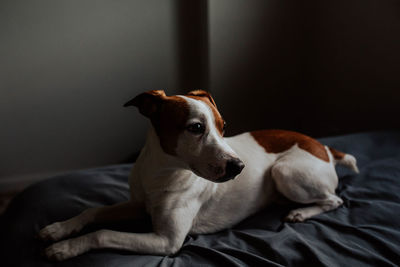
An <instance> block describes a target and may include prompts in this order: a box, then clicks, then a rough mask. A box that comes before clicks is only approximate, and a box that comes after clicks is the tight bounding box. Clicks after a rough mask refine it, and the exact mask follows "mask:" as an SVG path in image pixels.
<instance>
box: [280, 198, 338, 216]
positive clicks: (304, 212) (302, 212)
mask: <svg viewBox="0 0 400 267" xmlns="http://www.w3.org/2000/svg"><path fill="white" fill-rule="evenodd" d="M342 203H343V200H342V199H341V198H340V197H338V196H336V195H331V194H329V195H327V198H326V199H324V200H321V201H317V202H316V205H315V206H311V207H305V208H299V209H295V210H292V211H290V212H289V214H288V215H287V216H286V218H285V221H287V222H302V221H304V220H306V219H308V218H310V217H312V216H315V215H318V214H320V213H323V212H326V211H330V210H333V209H336V208H337V207H339V206H340V205H342Z"/></svg>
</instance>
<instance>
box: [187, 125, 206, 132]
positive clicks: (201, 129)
mask: <svg viewBox="0 0 400 267" xmlns="http://www.w3.org/2000/svg"><path fill="white" fill-rule="evenodd" d="M187 130H188V131H189V132H191V133H194V134H202V133H204V131H205V127H204V125H203V124H201V123H193V124H190V125H189V126H188V127H187Z"/></svg>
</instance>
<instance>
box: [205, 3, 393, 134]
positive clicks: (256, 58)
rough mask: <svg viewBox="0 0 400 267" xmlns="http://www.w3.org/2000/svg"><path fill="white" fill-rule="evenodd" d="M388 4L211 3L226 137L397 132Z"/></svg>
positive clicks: (216, 87)
mask: <svg viewBox="0 0 400 267" xmlns="http://www.w3.org/2000/svg"><path fill="white" fill-rule="evenodd" d="M399 10H400V7H399V6H398V5H397V4H396V3H394V2H393V1H379V2H376V1H362V0H357V1H356V0H351V1H333V2H332V1H331V2H326V1H317V0H314V1H306V2H304V1H279V0H274V1H261V0H255V1H240V0H229V1H228V0H225V1H223V0H222V1H212V2H210V7H209V12H210V13H209V16H210V51H211V57H210V58H211V89H212V93H213V95H214V96H215V98H216V101H217V104H218V105H219V107H220V110H222V114H223V115H224V117H225V118H226V119H227V121H228V123H229V125H230V127H228V134H235V133H238V132H242V131H247V130H251V129H260V128H285V129H291V130H297V131H302V132H305V133H307V134H311V135H314V136H323V135H334V134H341V133H347V132H355V131H363V130H376V129H388V128H391V129H392V128H396V129H398V128H400V127H399V126H400V125H399V122H398V120H397V119H396V118H395V117H396V116H395V114H400V105H398V102H399V100H400V90H399V89H400V75H398V69H399V66H400V49H399V47H400V34H398V33H399V32H400V19H399V16H398V11H399Z"/></svg>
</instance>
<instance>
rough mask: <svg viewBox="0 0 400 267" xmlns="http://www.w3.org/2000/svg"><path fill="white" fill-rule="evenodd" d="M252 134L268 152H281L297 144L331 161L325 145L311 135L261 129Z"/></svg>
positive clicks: (322, 158)
mask: <svg viewBox="0 0 400 267" xmlns="http://www.w3.org/2000/svg"><path fill="white" fill-rule="evenodd" d="M251 135H252V136H253V137H254V139H255V140H256V141H257V142H258V143H259V144H260V146H262V147H264V149H265V151H267V152H268V153H280V152H283V151H285V150H288V149H289V148H291V147H292V146H293V145H295V144H297V145H298V146H299V148H301V149H303V150H305V151H307V152H309V153H310V154H312V155H314V156H315V157H317V158H319V159H321V160H323V161H326V162H329V156H328V153H327V151H326V149H325V147H324V146H323V145H322V144H321V143H320V142H318V141H317V140H315V139H313V138H311V137H309V136H306V135H303V134H300V133H296V132H291V131H284V130H260V131H254V132H251Z"/></svg>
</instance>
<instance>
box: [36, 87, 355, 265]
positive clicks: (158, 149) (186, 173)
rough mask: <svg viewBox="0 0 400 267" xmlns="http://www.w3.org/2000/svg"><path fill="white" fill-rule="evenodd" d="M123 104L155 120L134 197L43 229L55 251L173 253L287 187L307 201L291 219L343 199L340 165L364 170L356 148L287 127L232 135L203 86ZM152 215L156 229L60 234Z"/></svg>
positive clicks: (287, 193) (135, 172) (291, 195)
mask: <svg viewBox="0 0 400 267" xmlns="http://www.w3.org/2000/svg"><path fill="white" fill-rule="evenodd" d="M124 106H136V107H137V108H138V109H139V112H140V113H141V114H143V115H144V116H146V117H147V118H149V119H150V121H151V127H150V129H149V131H148V134H147V139H146V143H145V145H144V148H143V149H142V150H141V153H140V155H139V157H138V159H137V161H136V163H135V164H134V166H133V169H132V171H131V175H130V177H129V185H130V192H131V196H130V200H129V201H128V202H124V203H119V204H116V205H113V206H106V207H98V208H90V209H88V210H85V211H84V212H82V213H81V214H80V215H78V216H76V217H73V218H72V219H69V220H67V221H63V222H56V223H53V224H51V225H48V226H47V227H45V228H44V229H42V230H41V231H40V232H39V237H40V238H41V239H43V240H49V241H59V242H57V243H54V244H53V245H51V246H49V247H48V248H47V249H45V254H46V256H47V257H48V258H49V259H53V260H59V261H60V260H65V259H68V258H71V257H74V256H77V255H80V254H82V253H85V252H87V251H89V250H91V249H100V248H110V249H120V250H127V251H132V252H136V253H142V254H155V255H172V254H175V253H177V252H178V251H179V249H180V248H181V247H182V244H183V242H184V239H185V237H186V235H187V234H207V233H213V232H217V231H220V230H223V229H227V228H229V227H232V226H233V225H235V224H237V223H238V222H240V221H241V220H243V219H245V218H246V217H248V216H250V215H252V214H254V213H256V212H257V211H260V210H261V209H263V208H264V207H265V206H267V205H269V204H271V203H273V202H274V200H276V195H277V194H278V195H283V196H284V197H285V198H286V199H289V200H290V201H293V202H297V203H302V204H309V205H308V206H306V207H301V208H297V209H294V210H292V211H290V212H289V214H288V215H287V216H286V218H285V220H286V221H288V222H302V221H304V220H306V219H308V218H310V217H312V216H315V215H318V214H320V213H323V212H327V211H330V210H333V209H336V208H337V207H339V206H340V205H341V204H342V203H343V201H342V199H341V198H340V197H338V196H337V195H336V194H335V189H336V187H337V185H338V177H337V174H336V171H335V165H336V164H342V165H344V166H347V167H348V168H350V169H352V170H353V171H355V172H358V168H357V164H356V159H355V158H354V156H352V155H350V154H345V153H343V152H340V151H337V150H335V149H333V148H329V147H327V146H324V145H322V144H321V143H319V142H318V141H316V140H315V139H312V138H311V137H308V136H305V135H303V134H300V133H296V132H290V131H284V130H261V131H254V132H246V133H243V134H239V135H236V136H233V137H228V138H224V137H223V136H224V131H225V125H226V124H225V121H224V120H223V118H222V116H221V115H220V113H219V112H218V109H217V106H216V104H215V102H214V100H213V98H212V97H211V95H210V94H209V93H208V92H206V91H203V90H195V91H191V92H189V93H188V94H186V95H174V96H167V95H166V94H165V93H164V91H162V90H153V91H148V92H145V93H142V94H140V95H138V96H136V97H135V98H133V99H132V100H130V101H129V102H127V103H126V104H125V105H124ZM146 214H148V215H150V216H151V220H152V224H153V232H151V233H123V232H117V231H111V230H99V231H97V232H92V233H89V234H86V235H83V236H80V237H76V238H71V239H66V240H64V241H60V240H61V239H64V238H65V237H67V236H69V235H70V234H72V233H76V232H78V231H80V230H81V229H82V228H83V227H84V226H85V225H87V224H90V223H94V222H111V221H113V220H125V219H136V218H140V217H142V216H144V215H146Z"/></svg>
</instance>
